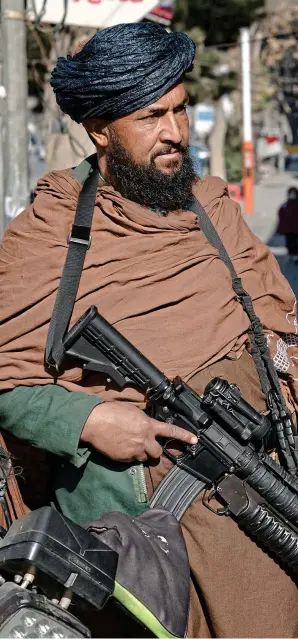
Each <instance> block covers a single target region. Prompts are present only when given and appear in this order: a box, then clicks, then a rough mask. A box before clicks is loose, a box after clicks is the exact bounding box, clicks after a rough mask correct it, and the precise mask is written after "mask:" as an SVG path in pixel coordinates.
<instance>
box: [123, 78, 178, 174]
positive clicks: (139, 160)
mask: <svg viewBox="0 0 298 639" xmlns="http://www.w3.org/2000/svg"><path fill="white" fill-rule="evenodd" d="M187 103H188V98H187V94H186V91H185V88H184V86H183V83H182V82H180V83H179V84H177V85H175V86H174V87H173V88H171V89H170V90H169V91H168V92H167V93H166V94H165V95H163V96H162V97H161V98H159V100H157V101H156V102H154V103H153V104H151V105H150V106H148V107H146V108H144V109H139V110H138V111H135V112H134V113H131V114H129V115H126V116H123V117H122V118H118V119H117V120H115V121H114V122H113V124H112V131H113V134H114V135H115V134H116V136H117V138H118V140H119V142H120V143H121V145H122V146H123V147H124V148H125V149H126V152H127V153H128V155H129V156H130V158H131V159H132V160H133V162H135V164H138V165H147V166H151V167H154V168H155V169H157V170H159V171H161V172H162V173H164V174H166V175H170V174H171V173H173V172H175V171H177V170H178V171H179V169H180V167H181V165H182V158H183V152H185V151H186V149H187V148H188V139H189V122H188V116H187V113H186V106H187Z"/></svg>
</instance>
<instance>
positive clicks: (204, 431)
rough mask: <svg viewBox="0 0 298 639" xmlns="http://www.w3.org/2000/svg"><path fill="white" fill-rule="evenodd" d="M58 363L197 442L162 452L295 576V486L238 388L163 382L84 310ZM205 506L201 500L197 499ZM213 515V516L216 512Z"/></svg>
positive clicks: (217, 382) (265, 424)
mask: <svg viewBox="0 0 298 639" xmlns="http://www.w3.org/2000/svg"><path fill="white" fill-rule="evenodd" d="M64 348H65V357H66V358H72V359H75V360H76V361H77V363H79V365H80V366H82V367H83V369H85V370H90V371H98V372H100V373H103V374H104V375H105V376H106V377H107V379H108V381H111V380H113V381H114V382H115V383H116V384H117V386H118V387H120V388H123V387H124V386H127V385H130V386H135V387H136V388H138V389H139V390H140V389H141V390H142V391H143V392H144V394H145V395H146V398H147V409H146V410H147V412H148V413H149V414H150V415H151V416H152V417H154V418H155V419H158V420H160V421H164V422H169V423H175V424H178V425H179V426H182V427H183V428H186V429H188V430H190V431H191V432H193V433H195V435H197V436H198V439H199V441H198V444H196V445H194V446H190V445H187V446H186V447H185V450H184V451H183V453H182V454H180V455H178V456H176V455H174V454H173V453H172V452H171V451H170V447H171V444H172V443H173V442H169V441H168V442H166V443H165V444H164V449H163V450H164V454H166V455H167V456H168V457H169V458H170V459H171V460H172V461H173V463H175V464H177V465H178V466H180V467H181V468H183V469H184V470H186V471H187V472H188V473H190V474H191V475H193V476H195V477H196V478H198V479H200V480H202V481H204V482H205V483H206V486H207V487H208V488H210V491H211V492H210V493H209V497H208V500H209V501H210V499H211V498H212V497H213V496H214V497H216V498H217V499H218V500H219V501H220V502H222V503H223V505H224V507H223V508H222V509H220V514H225V515H231V516H232V517H233V518H234V519H235V520H236V522H237V523H238V525H239V526H240V527H241V528H243V529H244V530H245V532H246V533H247V534H249V535H250V536H252V538H254V539H255V540H256V541H257V542H259V543H260V544H261V545H262V546H263V547H265V549H267V550H268V551H269V552H270V553H271V554H273V555H274V556H275V558H276V559H278V560H279V561H280V563H281V564H282V565H283V566H284V567H287V568H288V569H290V570H292V571H294V572H297V571H298V482H296V481H295V479H294V478H293V477H292V476H291V475H289V473H287V472H286V470H285V469H284V468H283V467H282V466H280V465H279V464H277V463H276V462H275V461H274V460H273V459H272V458H271V457H270V456H269V455H268V454H267V453H266V452H265V448H266V442H268V440H269V439H270V435H271V434H272V425H271V422H270V421H269V420H268V419H267V417H265V416H264V415H262V414H260V413H258V412H257V411H256V410H255V409H254V408H253V407H252V406H251V405H250V404H249V403H248V402H246V401H245V400H244V399H243V398H242V397H241V393H240V390H239V388H238V387H237V386H236V385H234V384H229V383H228V382H227V381H225V380H223V379H220V378H215V379H213V380H212V381H211V382H210V383H209V384H208V385H207V387H206V389H205V392H204V394H203V396H199V395H198V394H197V393H195V392H194V391H193V390H192V389H191V388H190V386H188V385H187V384H186V383H185V382H184V381H182V380H181V379H180V378H178V377H177V378H175V379H174V380H173V381H171V380H169V379H168V378H167V377H166V376H165V375H164V374H163V373H162V372H161V371H160V370H159V369H158V368H156V366H154V364H152V363H151V362H150V361H149V360H148V359H147V358H146V357H145V356H144V355H143V354H142V353H141V352H140V351H139V350H137V349H136V348H135V347H134V346H133V345H132V344H131V343H130V342H129V341H128V340H127V339H126V338H125V337H124V336H123V335H121V333H119V332H118V331H117V330H116V329H115V328H114V327H113V326H112V325H111V324H110V323H109V322H107V320H106V319H105V318H104V317H102V315H100V314H99V313H98V311H97V308H96V307H95V306H91V307H90V308H89V309H88V311H87V312H86V313H84V315H82V317H81V318H80V319H79V320H78V322H77V323H76V324H75V326H73V328H72V329H71V330H70V331H69V333H68V334H67V335H66V338H65V340H64ZM205 503H206V505H208V501H206V500H205ZM217 512H218V514H219V511H217Z"/></svg>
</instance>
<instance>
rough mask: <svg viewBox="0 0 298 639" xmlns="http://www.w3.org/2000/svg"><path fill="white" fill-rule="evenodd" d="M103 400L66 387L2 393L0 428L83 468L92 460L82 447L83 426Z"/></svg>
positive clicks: (27, 389)
mask: <svg viewBox="0 0 298 639" xmlns="http://www.w3.org/2000/svg"><path fill="white" fill-rule="evenodd" d="M102 401H103V400H102V399H101V398H100V397H95V396H94V395H87V394H86V393H82V392H69V391H68V390H66V389H65V388H63V387H62V386H57V385H53V384H47V385H45V386H19V387H17V388H14V390H11V391H6V392H3V393H1V394H0V428H1V429H2V430H4V431H5V430H6V431H9V432H10V433H11V434H12V435H15V437H18V438H20V439H24V440H25V441H27V442H29V443H30V444H32V445H33V446H36V447H37V448H43V449H44V450H47V451H49V452H50V453H53V454H54V455H59V456H61V457H65V458H67V459H68V460H69V461H70V462H71V463H72V464H73V465H74V466H76V467H77V468H79V467H80V466H82V465H83V464H84V463H85V462H86V461H87V459H88V457H89V454H90V451H89V449H88V447H86V446H83V445H81V444H80V437H81V432H82V429H83V426H84V424H85V422H86V420H87V418H88V417H89V415H90V413H91V411H92V410H93V408H94V407H95V406H97V405H98V404H101V403H102Z"/></svg>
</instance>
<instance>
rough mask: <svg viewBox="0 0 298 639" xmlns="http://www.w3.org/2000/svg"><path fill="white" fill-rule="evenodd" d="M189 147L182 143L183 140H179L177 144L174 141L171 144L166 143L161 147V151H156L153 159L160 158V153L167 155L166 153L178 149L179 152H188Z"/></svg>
mask: <svg viewBox="0 0 298 639" xmlns="http://www.w3.org/2000/svg"><path fill="white" fill-rule="evenodd" d="M187 149H188V147H187V146H185V145H184V144H181V142H179V143H178V144H175V143H174V142H173V143H171V144H166V145H165V146H164V147H163V149H161V150H160V151H156V153H154V155H153V156H152V161H153V160H155V158H158V157H159V155H165V154H166V153H171V152H172V151H178V152H179V153H186V151H187Z"/></svg>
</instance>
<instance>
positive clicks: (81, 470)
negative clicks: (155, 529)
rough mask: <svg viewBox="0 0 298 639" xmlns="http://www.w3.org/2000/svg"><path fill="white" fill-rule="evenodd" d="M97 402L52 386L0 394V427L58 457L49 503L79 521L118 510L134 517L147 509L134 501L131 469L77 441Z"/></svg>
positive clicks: (22, 388)
mask: <svg viewBox="0 0 298 639" xmlns="http://www.w3.org/2000/svg"><path fill="white" fill-rule="evenodd" d="M101 401H102V400H101V399H100V398H99V397H95V396H92V395H87V394H86V393H82V392H69V391H67V390H66V389H65V388H62V387H61V386H58V385H54V384H48V385H45V386H33V387H27V386H26V387H25V386H19V387H18V388H15V389H14V390H12V391H7V392H5V393H1V394H0V428H1V429H2V430H3V431H9V432H10V433H12V435H15V436H16V437H18V438H20V439H24V440H25V441H27V442H29V443H31V444H33V446H36V447H37V448H42V449H44V450H47V451H49V452H50V453H53V454H54V455H57V471H56V475H55V477H53V503H54V505H55V506H56V507H58V508H59V509H60V510H61V512H63V513H64V514H65V515H66V516H67V517H69V518H70V519H72V520H73V521H75V522H78V523H82V522H85V521H90V520H96V519H99V518H100V517H101V516H102V515H103V514H104V513H106V512H110V511H117V510H118V511H120V512H124V513H127V514H129V515H132V516H135V515H138V514H140V513H141V512H144V510H147V508H148V505H147V503H146V502H143V503H141V500H140V502H138V500H137V495H136V489H135V486H136V482H135V474H136V469H135V467H133V468H132V465H131V464H130V465H129V464H119V463H118V462H114V461H112V460H109V459H108V458H107V457H104V456H103V455H101V454H100V453H98V452H97V451H95V449H93V448H92V447H90V448H88V447H86V445H83V446H82V445H81V444H80V436H81V432H82V428H83V426H84V424H85V421H86V419H87V418H88V416H89V415H90V413H91V411H92V410H93V408H94V407H95V406H96V405H97V404H100V403H101ZM19 463H20V464H21V460H20V462H19Z"/></svg>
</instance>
